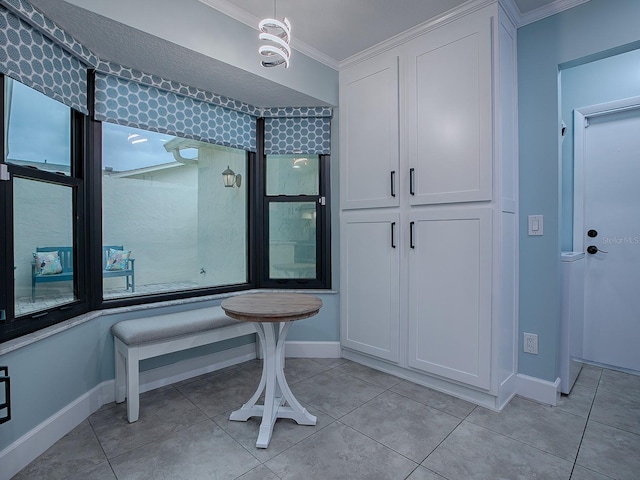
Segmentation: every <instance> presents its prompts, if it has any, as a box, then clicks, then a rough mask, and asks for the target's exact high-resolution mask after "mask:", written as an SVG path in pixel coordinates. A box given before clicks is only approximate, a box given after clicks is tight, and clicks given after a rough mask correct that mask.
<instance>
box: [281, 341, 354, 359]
mask: <svg viewBox="0 0 640 480" xmlns="http://www.w3.org/2000/svg"><path fill="white" fill-rule="evenodd" d="M284 351H285V354H284V355H285V357H290V358H341V357H342V350H341V348H340V342H295V341H294V342H286V343H285V344H284Z"/></svg>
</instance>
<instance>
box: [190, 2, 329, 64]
mask: <svg viewBox="0 0 640 480" xmlns="http://www.w3.org/2000/svg"><path fill="white" fill-rule="evenodd" d="M198 1H199V2H200V3H203V4H204V5H207V6H208V7H211V8H213V9H214V10H217V11H219V12H220V13H223V14H224V15H226V16H228V17H231V18H233V19H234V20H236V21H238V22H241V23H244V24H245V25H247V26H249V27H251V28H253V29H254V30H255V31H256V32H257V31H258V23H260V20H262V19H261V18H258V17H256V16H255V15H254V14H252V13H250V12H247V11H246V10H245V9H243V8H240V7H238V6H236V5H233V4H232V3H230V2H228V1H226V0H198ZM256 38H257V37H256ZM291 48H292V49H293V50H296V51H298V52H300V53H302V54H303V55H306V56H307V57H309V58H312V59H313V60H316V61H317V62H320V63H322V64H324V65H326V66H327V67H329V68H332V69H334V70H338V67H339V64H338V62H337V61H336V60H335V59H333V58H331V57H330V56H328V55H326V54H324V53H322V52H321V51H319V50H317V49H315V48H313V47H312V46H311V45H308V44H306V43H304V42H301V41H300V40H297V39H296V36H295V35H293V36H292V39H291Z"/></svg>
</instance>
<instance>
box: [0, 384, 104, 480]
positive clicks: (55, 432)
mask: <svg viewBox="0 0 640 480" xmlns="http://www.w3.org/2000/svg"><path fill="white" fill-rule="evenodd" d="M109 384H110V385H111V386H112V387H113V380H110V381H107V382H103V383H101V384H99V385H97V386H95V387H94V388H92V389H91V390H90V391H88V392H87V393H85V394H84V395H82V396H80V397H78V399H76V400H75V401H73V402H71V403H70V404H68V405H67V406H65V407H64V408H62V409H61V410H59V411H58V412H57V413H55V414H54V415H52V416H51V417H49V418H48V419H46V420H45V421H44V422H42V423H41V424H40V425H37V426H36V427H34V428H32V429H31V430H30V431H28V432H27V433H25V434H24V435H23V436H22V437H20V438H18V439H17V440H16V441H15V442H13V443H12V444H11V445H9V446H8V447H7V448H5V449H4V450H3V451H2V452H0V464H1V465H2V471H1V472H0V480H8V479H9V478H11V477H13V476H14V475H15V474H16V473H18V472H19V471H20V470H22V469H23V468H24V467H26V466H27V465H29V463H31V462H32V461H33V460H35V459H36V458H37V457H38V456H40V455H41V454H42V453H44V452H45V451H46V450H47V449H48V448H49V447H51V446H52V445H53V444H54V443H56V442H57V441H58V440H60V439H61V438H62V437H64V436H65V435H66V434H67V433H69V432H70V431H71V430H73V429H74V428H75V427H77V426H78V425H80V424H81V423H82V422H83V421H84V420H85V419H86V418H87V417H88V416H89V415H91V414H92V413H93V412H95V411H96V410H98V409H99V408H100V407H101V406H102V405H104V404H105V403H109V401H108V400H106V399H105V398H104V397H103V395H104V393H105V391H106V389H105V388H104V386H105V385H109ZM111 391H112V392H113V388H111ZM111 396H112V397H113V393H112V395H111ZM5 475H6V476H5Z"/></svg>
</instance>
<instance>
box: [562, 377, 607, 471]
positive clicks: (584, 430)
mask: <svg viewBox="0 0 640 480" xmlns="http://www.w3.org/2000/svg"><path fill="white" fill-rule="evenodd" d="M601 380H602V370H600V376H599V377H598V384H597V385H596V391H595V393H594V394H593V399H592V400H591V405H589V412H588V413H587V421H586V422H584V429H583V430H582V435H581V436H580V442H579V443H578V450H577V451H576V458H575V459H574V460H573V465H572V467H571V473H570V474H569V480H571V478H573V472H574V470H575V469H576V465H577V464H578V456H579V455H580V449H581V448H582V442H583V440H584V435H585V433H586V432H587V425H589V418H591V411H592V410H593V404H594V403H595V402H596V396H597V395H598V389H599V388H600V381H601ZM569 393H571V392H569Z"/></svg>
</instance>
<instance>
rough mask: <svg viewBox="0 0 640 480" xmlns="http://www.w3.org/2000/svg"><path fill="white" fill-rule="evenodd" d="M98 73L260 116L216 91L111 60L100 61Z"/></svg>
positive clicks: (254, 110) (258, 110)
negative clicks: (168, 78) (192, 85)
mask: <svg viewBox="0 0 640 480" xmlns="http://www.w3.org/2000/svg"><path fill="white" fill-rule="evenodd" d="M96 70H97V71H98V72H100V73H104V74H107V75H110V76H113V77H118V78H122V79H123V80H132V81H134V82H136V83H139V84H141V85H147V86H149V87H154V88H157V89H158V90H164V91H166V92H173V93H176V94H178V95H182V96H183V97H191V98H194V99H196V100H202V101H203V102H207V103H211V104H213V105H218V106H220V107H224V108H226V109H227V110H235V111H237V112H242V113H246V114H248V115H251V116H254V117H259V116H261V110H260V109H259V108H258V107H254V106H253V105H249V104H248V103H243V102H240V101H238V100H233V99H231V98H228V97H224V96H222V95H218V94H216V93H211V92H207V91H206V90H201V89H199V88H196V87H191V86H189V85H185V84H182V83H179V82H175V81H173V80H167V79H165V78H162V77H158V76H157V75H152V74H149V73H145V72H141V71H139V70H135V69H133V68H129V67H125V66H122V65H117V64H115V63H112V62H103V61H101V62H100V64H99V65H98V68H97V69H96Z"/></svg>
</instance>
